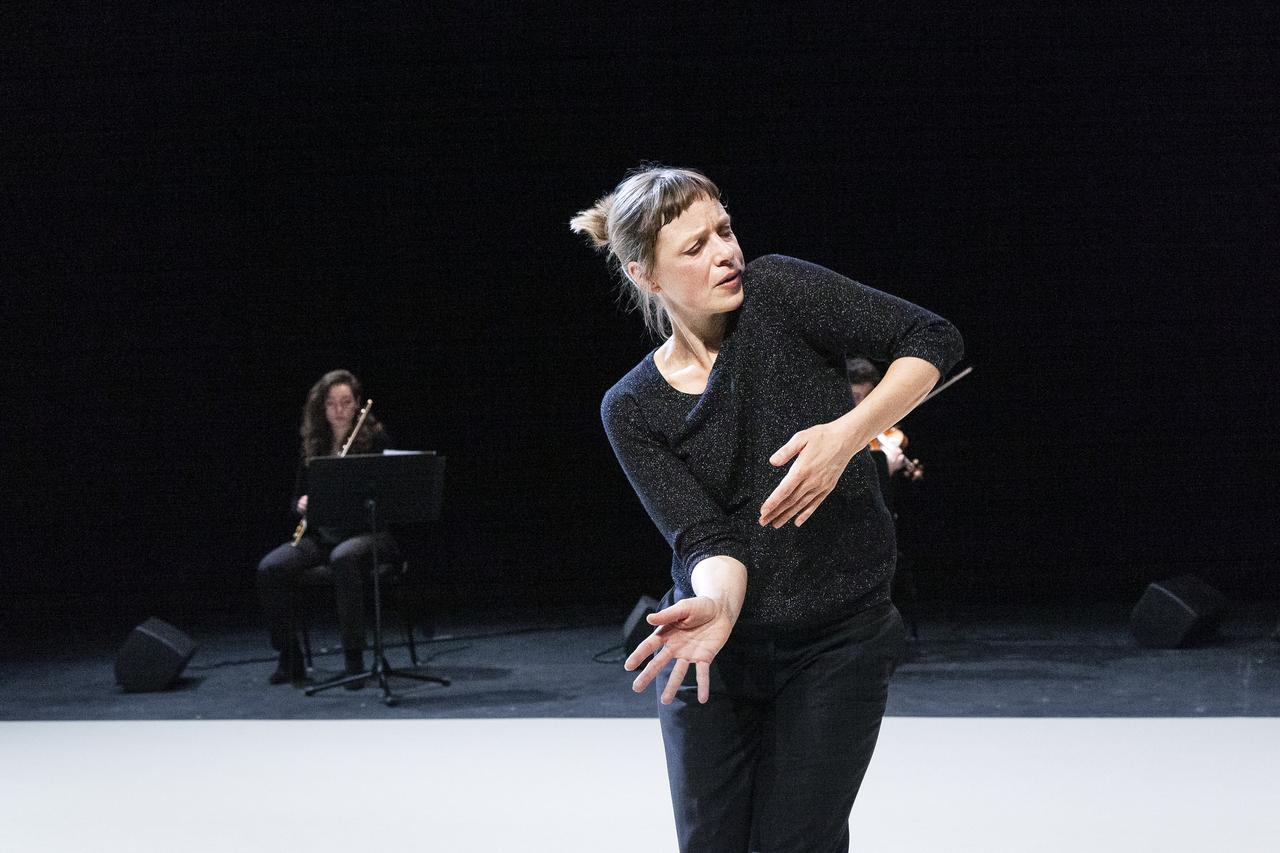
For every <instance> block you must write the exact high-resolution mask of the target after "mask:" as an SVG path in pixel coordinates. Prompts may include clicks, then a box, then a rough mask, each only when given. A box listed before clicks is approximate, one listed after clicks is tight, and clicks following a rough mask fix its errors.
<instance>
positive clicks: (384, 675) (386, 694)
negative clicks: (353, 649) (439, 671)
mask: <svg viewBox="0 0 1280 853" xmlns="http://www.w3.org/2000/svg"><path fill="white" fill-rule="evenodd" d="M392 677H394V678H411V679H413V680H414V681H426V682H429V683H431V684H439V685H441V686H442V687H448V686H449V684H450V681H449V679H447V678H441V677H440V676H438V675H427V674H426V673H421V672H409V671H407V670H403V669H395V668H393V667H392V666H391V665H390V664H389V663H387V657H386V655H383V654H375V655H374V661H373V667H372V668H371V669H368V670H366V671H364V672H362V673H359V674H358V675H344V676H342V677H341V678H335V679H332V680H331V681H326V682H324V683H323V684H317V685H316V686H315V687H308V688H307V689H306V690H305V691H303V692H304V693H305V694H306V695H307V696H315V695H316V694H317V693H320V692H321V691H324V690H331V689H333V688H334V687H343V686H345V685H347V684H355V683H356V682H357V681H368V680H369V679H371V678H373V679H377V682H378V686H379V687H381V688H382V703H383V704H384V705H386V706H387V707H388V708H394V707H395V706H396V705H399V704H400V697H399V696H397V695H395V694H394V693H392V692H391V685H390V684H388V683H387V679H388V678H392Z"/></svg>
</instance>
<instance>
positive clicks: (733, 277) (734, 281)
mask: <svg viewBox="0 0 1280 853" xmlns="http://www.w3.org/2000/svg"><path fill="white" fill-rule="evenodd" d="M741 284H742V270H734V271H733V272H732V273H730V274H729V275H727V276H725V277H724V278H722V279H720V282H719V283H718V284H717V285H716V287H727V288H729V289H733V288H736V287H739V286H740V285H741Z"/></svg>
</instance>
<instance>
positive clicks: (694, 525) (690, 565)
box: [600, 387, 747, 590]
mask: <svg viewBox="0 0 1280 853" xmlns="http://www.w3.org/2000/svg"><path fill="white" fill-rule="evenodd" d="M600 418H601V420H602V421H603V422H604V429H605V433H606V434H607V435H608V436H609V443H610V444H611V445H612V446H613V452H614V455H616V456H617V457H618V462H619V464H621V466H622V470H623V473H625V474H626V476H627V480H629V481H630V483H631V487H632V488H633V489H635V492H636V495H637V496H638V497H639V498H640V503H642V504H643V505H644V508H645V510H646V511H647V512H648V513H649V517H650V518H651V519H653V523H654V524H655V525H656V526H657V528H658V530H659V531H660V532H661V533H662V536H663V538H664V539H666V540H667V544H669V545H670V546H671V550H672V551H673V552H674V554H675V556H676V562H677V564H678V568H677V569H676V572H675V577H674V578H673V580H674V581H675V582H676V584H677V585H678V586H680V587H682V588H683V589H686V590H688V589H691V588H692V581H691V576H692V574H693V570H694V568H695V567H696V566H697V565H698V563H700V562H702V561H703V560H705V559H706V558H708V557H715V556H722V555H723V556H728V557H733V558H734V559H735V560H738V561H739V562H741V563H742V564H743V565H747V547H746V542H745V539H744V537H743V536H742V535H741V534H740V533H738V532H737V531H736V530H735V529H734V523H733V520H732V519H731V518H730V517H729V516H728V514H727V513H725V511H724V510H723V509H721V507H720V506H719V505H718V504H717V503H716V502H715V501H714V500H713V499H712V498H711V496H710V495H709V494H707V491H706V489H705V488H704V487H703V486H702V484H701V483H699V482H698V480H697V479H696V478H695V477H694V476H693V474H692V473H691V472H690V471H689V469H688V468H687V467H685V464H684V462H682V461H681V460H680V458H679V457H678V456H676V454H675V453H674V452H673V451H672V450H671V448H670V447H668V446H667V444H666V442H665V441H663V440H662V438H661V437H660V436H658V435H655V434H654V433H653V431H652V430H651V429H650V428H649V427H648V425H647V423H646V422H645V420H644V415H643V413H642V412H641V411H640V408H639V406H638V405H637V403H636V400H635V398H634V397H633V396H632V395H631V394H629V393H627V392H626V391H621V390H619V389H618V388H616V387H615V388H613V389H611V390H610V391H609V393H608V394H606V395H605V397H604V401H603V402H602V403H601V405H600Z"/></svg>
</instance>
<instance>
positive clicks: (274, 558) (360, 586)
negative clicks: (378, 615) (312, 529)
mask: <svg viewBox="0 0 1280 853" xmlns="http://www.w3.org/2000/svg"><path fill="white" fill-rule="evenodd" d="M373 545H374V536H373V534H371V533H362V534H360V535H358V536H352V537H351V538H350V539H344V540H343V541H341V542H339V543H338V544H337V545H329V544H326V543H324V542H321V541H320V540H319V538H317V537H315V536H303V537H302V539H301V540H300V541H299V542H298V544H297V545H296V546H294V545H291V544H290V543H288V542H286V543H284V544H283V545H281V546H279V547H277V548H275V549H273V550H271V551H270V552H269V553H268V554H267V555H266V556H265V557H263V558H262V561H261V562H260V563H258V597H259V599H260V600H261V602H262V610H263V612H264V613H265V614H266V617H267V626H268V629H269V631H270V633H271V647H272V648H273V649H275V650H276V651H278V652H284V651H287V650H290V649H292V648H293V647H294V646H296V645H297V642H298V637H297V633H296V626H295V625H294V622H293V619H294V609H295V608H294V601H295V598H296V595H297V585H298V577H299V576H300V575H301V574H302V573H303V572H304V571H306V570H307V569H309V568H312V567H313V566H318V565H320V564H321V563H324V562H326V561H327V562H328V563H329V567H330V568H332V569H333V585H334V595H335V597H336V599H337V605H338V625H339V629H340V631H341V633H342V648H343V650H344V651H347V652H358V651H361V650H363V649H364V645H365V625H364V576H365V575H366V574H367V573H368V572H369V571H371V570H372V568H373V567H372V559H373ZM377 545H378V559H379V561H381V562H385V563H389V562H395V561H396V560H398V559H399V558H400V557H399V553H400V550H399V548H398V547H397V545H396V542H395V539H394V538H392V536H391V534H390V533H387V532H385V531H384V532H382V533H379V534H378V537H377Z"/></svg>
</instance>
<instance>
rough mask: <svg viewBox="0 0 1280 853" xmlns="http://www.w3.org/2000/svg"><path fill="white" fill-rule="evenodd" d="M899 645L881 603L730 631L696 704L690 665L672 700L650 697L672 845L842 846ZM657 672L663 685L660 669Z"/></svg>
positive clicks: (820, 851) (892, 618)
mask: <svg viewBox="0 0 1280 853" xmlns="http://www.w3.org/2000/svg"><path fill="white" fill-rule="evenodd" d="M905 651H906V634H905V631H904V630H903V625H902V618H901V617H900V616H899V615H898V611H897V610H896V609H894V607H893V605H892V604H890V603H888V602H886V603H884V604H882V605H878V606H876V607H873V608H871V609H870V610H867V611H864V612H862V613H858V614H856V615H854V616H852V617H849V618H847V619H844V620H842V621H840V622H838V623H836V624H834V625H830V626H827V627H826V628H825V629H824V630H822V631H821V632H819V633H816V634H814V635H808V636H803V637H795V638H774V639H749V638H741V637H736V636H731V637H730V639H729V642H728V643H726V644H725V647H724V648H723V649H722V650H721V651H720V653H719V655H717V656H716V659H715V660H714V661H713V662H712V664H711V699H710V701H709V702H708V703H707V704H705V705H700V704H699V703H698V693H697V687H696V682H695V681H694V673H693V667H690V672H689V677H688V678H686V679H685V683H684V686H682V687H681V688H680V690H679V691H678V692H677V694H676V698H675V701H674V702H672V703H671V704H670V705H662V704H661V703H659V705H658V709H659V713H658V716H659V719H660V721H661V724H662V738H663V743H664V745H665V747H666V753H667V775H668V777H669V779H670V782H671V800H672V804H673V806H674V808H675V818H676V834H677V836H678V838H679V840H680V849H681V850H682V851H691V852H692V851H696V853H721V851H723V853H747V851H753V852H754V851H759V853H785V852H786V851H804V853H828V851H833V853H834V851H847V850H848V849H849V812H850V810H851V809H852V808H853V801H854V798H855V797H856V796H857V794H858V788H859V786H861V784H862V777H863V775H864V774H865V773H866V770H867V765H868V764H869V763H870V762H871V754H872V752H873V751H874V750H875V745H876V738H877V737H878V736H879V734H880V721H881V719H882V718H883V717H884V709H885V703H886V701H887V699H888V685H889V677H890V676H891V675H892V674H893V671H894V669H895V668H896V667H897V665H898V662H899V661H900V660H901V659H902V657H903V655H904V654H905ZM669 670H670V667H668V671H669ZM657 681H658V687H657V689H658V691H659V695H660V693H661V690H662V687H663V686H664V685H665V684H666V680H665V674H664V676H663V677H662V678H660V679H658V680H657Z"/></svg>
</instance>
